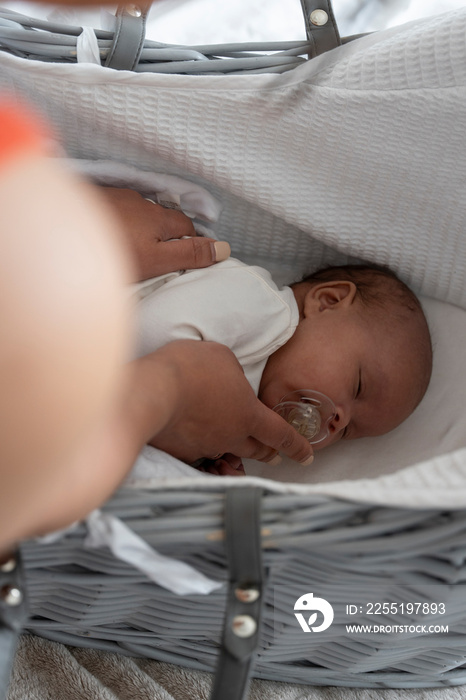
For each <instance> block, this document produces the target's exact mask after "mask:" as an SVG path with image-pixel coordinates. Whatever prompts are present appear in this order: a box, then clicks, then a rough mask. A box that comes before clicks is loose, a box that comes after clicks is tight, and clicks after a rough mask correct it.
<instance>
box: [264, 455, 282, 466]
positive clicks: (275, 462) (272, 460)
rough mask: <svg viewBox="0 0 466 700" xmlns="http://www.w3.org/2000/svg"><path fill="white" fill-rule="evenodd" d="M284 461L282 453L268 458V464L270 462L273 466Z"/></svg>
mask: <svg viewBox="0 0 466 700" xmlns="http://www.w3.org/2000/svg"><path fill="white" fill-rule="evenodd" d="M282 462H283V460H282V458H281V457H280V455H275V457H272V459H269V460H267V462H266V464H270V466H271V467H276V466H278V465H279V464H281V463H282Z"/></svg>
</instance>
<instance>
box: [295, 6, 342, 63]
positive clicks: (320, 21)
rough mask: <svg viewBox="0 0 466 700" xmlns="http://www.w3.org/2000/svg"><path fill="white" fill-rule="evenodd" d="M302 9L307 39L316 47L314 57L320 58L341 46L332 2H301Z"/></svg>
mask: <svg viewBox="0 0 466 700" xmlns="http://www.w3.org/2000/svg"><path fill="white" fill-rule="evenodd" d="M301 7H302V10H303V13H304V22H305V24H306V34H307V38H308V40H309V41H310V42H311V43H312V44H313V45H314V51H313V54H312V55H313V56H318V55H319V54H321V53H325V52H326V51H330V50H331V49H335V48H336V47H337V46H340V44H341V39H340V34H339V32H338V27H337V23H336V20H335V15H334V14H333V8H332V3H331V0H301Z"/></svg>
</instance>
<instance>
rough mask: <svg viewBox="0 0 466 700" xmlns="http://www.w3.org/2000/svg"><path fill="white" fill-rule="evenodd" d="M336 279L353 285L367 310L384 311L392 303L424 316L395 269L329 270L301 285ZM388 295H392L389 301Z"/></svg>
mask: <svg viewBox="0 0 466 700" xmlns="http://www.w3.org/2000/svg"><path fill="white" fill-rule="evenodd" d="M335 280H346V281H348V282H353V283H354V284H355V286H356V289H357V294H358V296H359V299H360V300H361V302H362V304H364V306H366V307H373V308H374V309H377V308H379V309H380V310H382V309H386V308H387V303H389V302H390V301H392V302H394V305H395V306H396V307H399V308H400V309H405V310H406V311H412V312H415V313H420V314H421V315H422V316H423V315H424V312H423V310H422V306H421V304H420V302H419V299H418V298H417V296H416V295H415V294H414V292H412V291H411V289H410V288H409V287H408V286H407V285H406V284H405V283H404V282H402V281H401V280H400V279H399V278H398V277H397V276H396V274H395V273H394V272H392V270H390V269H389V268H388V267H384V266H382V265H369V264H361V265H341V266H334V267H326V268H322V269H321V270H318V271H317V272H313V273H312V274H310V275H307V276H305V277H304V278H303V279H302V280H301V282H311V283H316V284H319V283H320V282H332V281H335ZM387 295H389V297H388V298H387Z"/></svg>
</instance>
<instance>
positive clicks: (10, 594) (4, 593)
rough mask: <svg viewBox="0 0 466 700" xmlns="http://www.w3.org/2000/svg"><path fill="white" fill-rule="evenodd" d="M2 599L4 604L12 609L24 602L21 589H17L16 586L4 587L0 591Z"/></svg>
mask: <svg viewBox="0 0 466 700" xmlns="http://www.w3.org/2000/svg"><path fill="white" fill-rule="evenodd" d="M0 597H1V599H2V600H3V602H4V603H6V604H7V605H10V606H11V607H14V606H15V605H20V604H21V603H22V602H23V594H22V592H21V591H20V590H19V588H15V586H3V588H2V589H1V590H0Z"/></svg>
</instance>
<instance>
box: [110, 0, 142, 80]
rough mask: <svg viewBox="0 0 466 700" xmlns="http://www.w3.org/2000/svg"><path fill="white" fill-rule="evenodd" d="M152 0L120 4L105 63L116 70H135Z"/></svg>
mask: <svg viewBox="0 0 466 700" xmlns="http://www.w3.org/2000/svg"><path fill="white" fill-rule="evenodd" d="M151 4H152V2H148V1H147V0H145V1H144V2H139V4H135V3H128V4H126V5H119V6H118V9H117V12H116V29H115V34H114V37H113V43H112V45H111V47H110V52H109V54H108V56H107V60H106V62H105V65H106V67H107V68H115V69H116V70H134V69H135V68H136V66H137V64H138V63H139V57H140V56H141V51H142V49H143V46H144V39H145V38H146V20H147V15H148V12H149V10H150V6H151Z"/></svg>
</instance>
